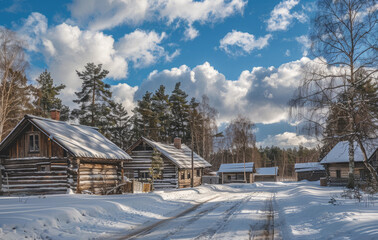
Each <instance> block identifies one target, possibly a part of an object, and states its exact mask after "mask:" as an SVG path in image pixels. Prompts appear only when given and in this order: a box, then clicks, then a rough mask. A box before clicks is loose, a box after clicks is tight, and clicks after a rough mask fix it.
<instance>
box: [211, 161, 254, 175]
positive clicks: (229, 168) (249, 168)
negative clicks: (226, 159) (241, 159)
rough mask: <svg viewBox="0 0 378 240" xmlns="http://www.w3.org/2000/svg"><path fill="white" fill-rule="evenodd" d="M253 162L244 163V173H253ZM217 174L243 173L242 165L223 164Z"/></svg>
mask: <svg viewBox="0 0 378 240" xmlns="http://www.w3.org/2000/svg"><path fill="white" fill-rule="evenodd" d="M253 166H254V163H253V162H246V163H245V171H246V172H253ZM218 172H220V173H222V172H224V173H225V172H227V173H237V172H240V173H241V172H244V163H223V164H221V165H220V167H219V170H218Z"/></svg>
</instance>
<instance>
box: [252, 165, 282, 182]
mask: <svg viewBox="0 0 378 240" xmlns="http://www.w3.org/2000/svg"><path fill="white" fill-rule="evenodd" d="M253 176H254V181H255V182H276V181H277V176H278V167H265V168H256V173H255V174H254V175H253Z"/></svg>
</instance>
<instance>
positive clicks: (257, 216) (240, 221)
mask: <svg viewBox="0 0 378 240" xmlns="http://www.w3.org/2000/svg"><path fill="white" fill-rule="evenodd" d="M272 200H273V195H272V194H271V193H269V192H250V191H247V192H242V193H234V192H233V193H223V194H221V195H218V196H217V197H215V198H214V197H213V198H212V199H211V200H210V201H207V202H205V203H203V204H201V205H200V206H199V207H196V208H194V209H193V210H192V211H184V214H179V216H177V217H173V218H171V219H169V220H167V221H162V222H161V224H159V223H157V224H153V225H152V226H147V227H143V228H142V229H137V230H136V231H134V232H132V233H130V234H127V235H126V236H124V237H121V238H120V239H145V240H148V239H161V240H163V239H273V236H274V223H273V216H274V210H273V202H272ZM275 239H279V237H278V234H276V237H275Z"/></svg>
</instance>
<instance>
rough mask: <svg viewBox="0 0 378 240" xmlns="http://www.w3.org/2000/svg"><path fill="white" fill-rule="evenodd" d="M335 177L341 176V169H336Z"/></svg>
mask: <svg viewBox="0 0 378 240" xmlns="http://www.w3.org/2000/svg"><path fill="white" fill-rule="evenodd" d="M336 178H341V170H336Z"/></svg>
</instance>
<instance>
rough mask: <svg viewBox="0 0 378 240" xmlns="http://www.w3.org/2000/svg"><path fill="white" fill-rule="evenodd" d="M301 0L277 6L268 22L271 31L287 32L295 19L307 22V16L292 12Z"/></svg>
mask: <svg viewBox="0 0 378 240" xmlns="http://www.w3.org/2000/svg"><path fill="white" fill-rule="evenodd" d="M299 1H300V0H285V1H282V2H280V3H279V4H278V5H276V6H275V7H274V9H273V11H272V12H271V13H270V18H269V19H268V20H267V23H268V30H269V31H280V30H286V29H287V28H288V27H289V25H290V24H291V23H292V21H293V20H294V19H297V20H298V21H300V22H302V23H303V22H306V21H307V16H306V15H305V14H304V13H298V12H293V13H291V12H290V10H291V9H292V8H294V7H295V6H296V5H298V3H299Z"/></svg>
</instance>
